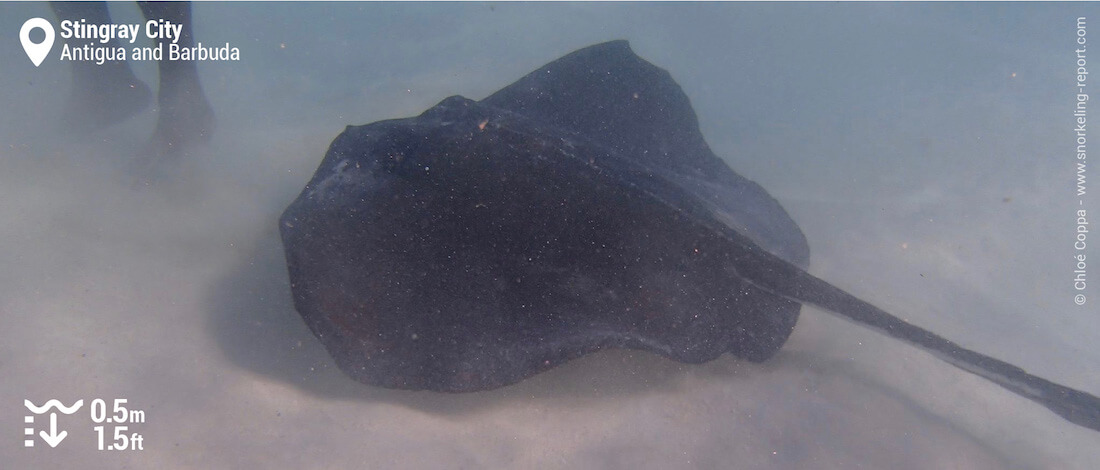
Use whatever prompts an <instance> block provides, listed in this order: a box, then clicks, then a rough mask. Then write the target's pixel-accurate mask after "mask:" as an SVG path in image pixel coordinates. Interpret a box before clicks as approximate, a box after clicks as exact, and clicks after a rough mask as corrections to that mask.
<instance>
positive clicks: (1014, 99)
mask: <svg viewBox="0 0 1100 470" xmlns="http://www.w3.org/2000/svg"><path fill="white" fill-rule="evenodd" d="M110 9H111V13H112V16H113V18H114V21H115V22H117V23H123V22H125V23H138V22H141V21H142V19H141V15H140V12H139V11H138V9H137V8H136V7H135V6H134V5H133V4H129V3H113V4H111V5H110ZM1096 11H1097V8H1096V7H1095V5H1093V4H1047V3H1044V4H987V3H982V4H953V3H948V4H940V3H936V4H908V3H907V4H897V3H839V4H837V3H828V4H824V3H813V4H801V3H791V4H787V3H783V4H754V3H675V4H658V3H644V4H639V3H528V4H513V3H400V4H397V3H369V4H358V3H274V4H267V3H225V4H223V3H198V4H195V5H194V6H193V13H194V29H195V38H196V39H197V40H198V41H201V42H203V43H204V44H208V45H221V44H223V43H227V42H228V43H231V44H232V45H233V46H234V47H238V48H239V49H240V55H241V58H240V60H239V61H231V62H199V63H198V68H199V72H200V75H201V78H202V80H203V86H204V88H205V91H206V94H207V97H208V98H209V100H210V101H211V103H212V105H213V107H214V109H215V113H216V116H217V127H216V130H215V134H214V136H213V140H212V142H211V143H210V145H209V146H206V147H203V148H201V149H199V150H198V151H196V152H195V153H194V154H192V155H190V156H188V158H186V159H182V160H181V161H178V162H174V163H166V164H164V165H163V167H162V168H161V169H160V170H159V171H160V172H159V174H158V175H157V177H156V178H151V179H150V178H145V177H139V176H136V175H135V171H134V159H135V155H136V153H137V152H139V151H140V149H141V148H142V146H143V145H144V144H145V143H146V140H147V139H148V136H149V135H150V133H151V131H152V129H153V125H154V123H155V120H156V111H155V109H153V108H150V109H148V110H147V111H145V112H144V113H142V114H139V115H138V116H135V117H134V118H132V119H130V120H127V121H126V122H123V123H121V124H119V125H117V126H114V127H111V128H109V129H106V130H104V131H102V132H99V133H97V134H95V135H93V136H82V137H78V136H73V135H68V134H67V133H65V132H62V131H61V130H59V129H60V127H59V125H58V122H59V121H60V120H61V114H62V111H63V106H64V100H65V98H66V96H67V93H68V90H69V86H70V83H69V81H70V76H69V70H68V66H67V65H68V64H65V63H63V62H61V61H60V60H58V56H57V49H58V48H59V47H60V39H58V42H57V44H55V46H54V51H53V53H52V54H51V55H50V56H49V57H48V58H47V59H46V61H45V62H43V64H42V65H41V66H40V67H37V68H36V67H34V66H33V65H32V64H31V63H30V61H29V60H27V56H26V55H25V54H24V52H23V49H22V47H21V46H20V43H19V41H18V32H19V29H20V27H21V25H22V24H23V22H24V21H26V20H27V19H28V18H32V17H43V18H46V19H48V20H50V21H54V18H53V16H52V12H51V11H50V9H49V7H48V5H47V4H44V3H18V4H14V3H4V4H0V38H2V40H0V64H3V66H2V68H0V89H2V90H3V93H0V201H2V202H0V221H2V222H0V324H2V325H3V326H2V327H0V374H2V376H3V380H2V381H0V425H3V427H4V428H5V429H7V432H4V433H2V434H0V436H2V437H0V456H2V460H3V462H5V463H4V465H5V467H8V468H119V467H124V466H128V467H136V468H150V467H155V468H240V467H261V468H662V469H665V468H746V469H755V468H762V469H763V468H782V469H786V468H814V469H818V468H851V467H866V468H897V469H903V468H913V469H923V468H974V469H978V468H991V469H996V468H1082V469H1084V468H1092V465H1093V464H1094V463H1095V462H1097V461H1100V434H1097V433H1095V432H1093V431H1089V430H1087V429H1084V428H1080V427H1077V426H1074V425H1072V424H1070V423H1067V422H1065V421H1063V420H1062V419H1061V418H1059V417H1058V416H1056V415H1054V414H1052V413H1050V412H1049V411H1047V410H1046V409H1044V408H1042V407H1040V406H1038V405H1035V404H1033V403H1031V402H1028V401H1026V400H1024V399H1022V398H1019V397H1016V396H1014V395H1012V394H1011V393H1009V392H1007V391H1005V390H1002V389H1000V388H999V387H998V386H996V385H993V384H991V383H988V382H986V381H984V380H983V379H980V378H977V377H974V376H971V375H969V374H966V373H964V372H962V371H959V370H957V369H955V368H953V367H951V366H949V365H947V364H945V363H942V362H940V361H939V360H937V359H935V358H934V357H932V356H930V355H928V354H926V353H924V352H921V351H919V350H917V349H914V348H912V347H909V346H906V345H903V344H901V343H899V342H897V341H894V340H891V339H888V338H885V337H882V336H880V335H878V334H876V333H874V332H871V331H869V330H866V329H864V328H861V327H858V326H854V325H853V324H850V323H847V322H844V321H840V320H837V319H835V318H834V317H832V316H831V315H828V314H826V313H824V312H821V311H819V310H817V309H814V308H810V307H805V308H804V309H803V315H802V317H801V321H800V322H799V324H798V326H797V327H796V329H795V332H794V334H793V335H792V337H791V339H790V341H789V342H788V343H787V345H786V346H785V347H784V349H783V350H782V351H780V353H779V354H778V355H777V356H776V357H774V358H773V359H771V360H769V361H767V362H765V363H763V364H754V363H749V362H746V361H742V360H737V359H734V358H732V357H729V356H725V357H723V358H721V359H719V360H716V361H713V362H710V363H707V364H703V365H686V364H679V363H675V362H672V361H670V360H667V359H663V358H661V357H658V356H655V355H653V354H649V353H642V352H637V351H623V350H616V351H602V352H600V353H598V354H594V355H590V356H587V357H584V358H582V359H580V360H576V361H573V362H571V363H568V364H566V365H564V366H562V367H558V368H556V369H553V370H551V371H549V372H546V373H543V374H539V375H537V376H535V377H533V378H531V379H528V380H526V381H523V382H521V383H519V384H517V385H514V386H510V387H505V388H502V389H497V390H493V391H488V392H479V393H474V394H463V395H449V394H438V393H428V392H406V391H398V390H387V389H381V388H374V387H368V386H365V385H361V384H359V383H356V382H354V381H353V380H351V379H349V378H347V377H346V376H345V375H344V374H343V373H341V372H340V371H339V370H337V369H336V367H335V364H334V362H333V361H332V359H331V358H330V357H329V356H328V354H327V353H326V352H325V350H324V349H323V347H322V346H321V344H320V342H319V341H318V340H317V339H316V338H315V337H314V336H313V335H312V334H311V333H310V331H309V330H308V329H307V328H306V326H305V324H304V323H303V322H302V321H301V319H300V318H299V316H298V314H297V313H296V312H295V311H294V309H293V305H292V303H291V297H290V290H289V285H288V281H287V274H286V268H285V262H284V259H283V253H282V247H281V245H280V242H279V239H278V231H277V225H276V219H277V217H278V214H279V213H280V212H281V211H282V210H283V209H284V208H285V207H286V205H287V204H288V203H289V202H290V201H291V200H292V199H293V198H294V197H295V196H296V195H297V193H298V192H299V191H300V190H301V188H302V186H303V185H304V184H305V183H306V181H307V180H308V179H309V177H310V176H311V174H312V172H313V170H314V169H315V168H316V166H317V165H318V164H319V163H320V160H321V157H322V156H323V155H324V152H325V150H326V148H327V146H328V144H329V143H330V142H331V140H332V139H333V138H334V137H335V136H336V135H337V134H338V133H339V132H341V130H343V128H344V127H345V126H347V125H360V124H366V123H369V122H373V121H377V120H381V119H389V118H399V117H407V116H413V115H417V114H419V113H420V112H422V111H423V110H425V109H427V108H429V107H431V106H433V105H434V104H436V103H438V102H439V101H441V100H442V99H444V98H446V97H448V96H451V95H455V94H460V95H463V96H466V97H469V98H472V99H481V98H484V97H485V96H487V95H489V94H490V93H492V92H493V91H495V90H498V89H500V88H501V87H503V86H506V85H508V84H509V83H512V82H513V81H515V80H516V79H518V78H520V77H522V76H523V75H525V74H526V73H528V72H530V71H531V70H534V69H535V68H537V67H539V66H541V65H543V64H545V63H547V62H550V61H551V60H554V59H556V58H558V57H560V56H562V55H564V54H566V53H568V52H570V51H573V50H575V49H578V48H581V47H584V46H587V45H590V44H594V43H598V42H603V41H607V40H612V39H628V40H629V41H630V43H631V47H632V48H633V50H634V51H635V52H636V53H637V54H638V55H639V56H641V57H643V58H645V59H646V60H648V61H649V62H652V63H653V64H655V65H657V66H659V67H662V68H664V69H666V70H668V71H669V73H671V74H672V77H673V78H674V79H675V80H676V81H677V82H678V83H679V84H680V86H681V87H682V88H683V90H684V92H685V93H686V94H687V95H688V97H689V98H690V99H691V101H692V105H693V106H694V108H695V111H696V113H697V114H698V117H699V123H700V126H701V130H702V132H703V134H704V136H705V137H706V139H707V142H708V143H709V145H710V146H711V148H712V149H713V150H714V152H715V153H716V154H717V155H719V156H720V157H722V158H724V159H725V160H726V161H727V163H728V164H729V165H730V166H731V167H732V168H733V169H734V170H735V171H737V172H738V173H739V174H741V175H743V176H746V177H748V178H750V179H752V180H754V181H756V182H758V183H760V184H761V185H762V186H763V187H764V188H765V189H767V191H768V192H769V193H771V194H772V195H773V196H775V197H776V199H778V200H779V201H780V203H782V205H783V206H784V207H785V208H786V210H787V211H788V212H789V213H790V214H791V216H792V217H793V218H794V220H795V221H797V222H798V224H799V225H800V227H801V228H802V230H803V232H805V234H806V237H807V239H808V240H809V244H810V248H811V264H810V269H809V271H810V272H811V273H813V274H814V275H816V276H818V277H820V278H822V279H825V280H827V281H829V282H831V283H833V284H835V285H837V286H839V287H842V288H844V289H845V290H847V291H849V292H851V293H853V294H855V295H856V296H858V297H860V298H863V299H865V300H868V301H870V302H871V303H873V304H875V305H877V306H879V307H882V308H883V309H884V310H886V311H889V312H891V313H893V314H895V315H898V316H899V317H902V318H904V319H906V320H907V321H909V322H911V323H914V324H916V325H919V326H922V327H924V328H927V329H929V330H931V331H934V332H937V333H939V334H941V335H943V336H945V337H947V338H949V339H951V340H953V341H956V342H958V343H960V344H961V345H963V346H966V347H969V348H971V349H973V350H976V351H980V352H982V353H985V354H988V355H991V356H993V357H996V358H999V359H1002V360H1005V361H1007V362H1010V363H1013V364H1016V365H1018V366H1020V367H1022V368H1024V369H1026V370H1028V371H1029V372H1031V373H1034V374H1036V375H1039V376H1042V377H1045V378H1047V379H1050V380H1053V381H1055V382H1059V383H1063V384H1066V385H1068V386H1071V387H1074V388H1078V389H1080V390H1084V391H1087V392H1090V393H1093V394H1097V393H1100V346H1098V344H1100V309H1097V308H1096V307H1095V304H1096V302H1100V290H1098V289H1097V287H1096V286H1100V252H1097V251H1096V250H1093V249H1092V248H1088V249H1086V250H1076V249H1075V248H1074V240H1075V236H1076V235H1077V231H1078V226H1079V224H1077V223H1076V220H1077V211H1078V210H1081V209H1087V210H1096V213H1095V215H1093V216H1092V217H1090V218H1089V220H1090V222H1091V220H1092V218H1095V219H1096V220H1100V201H1098V199H1097V197H1096V196H1095V195H1092V194H1086V195H1085V196H1078V195H1077V182H1078V180H1077V173H1076V170H1077V167H1076V163H1077V162H1078V161H1079V160H1077V159H1076V158H1075V151H1074V150H1075V147H1076V141H1075V139H1076V134H1075V133H1074V128H1075V123H1074V116H1073V113H1074V106H1075V104H1076V102H1077V93H1078V87H1077V85H1076V84H1077V72H1076V70H1077V54H1076V52H1075V50H1076V49H1077V48H1078V47H1079V46H1078V44H1077V38H1078V27H1077V19H1078V17H1086V18H1088V19H1089V20H1091V19H1092V18H1093V15H1092V13H1094V12H1096ZM1096 18H1097V19H1100V16H1096ZM1090 25H1091V23H1090ZM1098 31H1100V29H1098ZM1086 37H1087V38H1089V39H1091V38H1092V36H1086ZM1096 37H1097V38H1098V41H1097V42H1096V44H1100V35H1097V36H1096ZM1089 44H1092V43H1091V42H1090V43H1089ZM1097 51H1100V48H1098V49H1097ZM1097 57H1098V58H1100V52H1098V54H1097ZM1098 63H1100V62H1098ZM132 66H133V68H134V70H135V72H136V73H137V74H138V75H139V77H141V78H142V79H143V80H144V81H145V82H146V83H149V84H150V85H155V84H156V82H157V76H156V75H157V70H156V66H155V64H154V63H152V62H135V63H133V64H132ZM1098 70H1100V67H1098ZM1089 86H1091V83H1089ZM1086 88H1087V87H1086ZM1090 168H1091V167H1090ZM1089 214H1092V213H1091V212H1090V213H1089ZM1093 240H1095V242H1094V243H1095V244H1096V246H1100V235H1096V238H1094V239H1089V242H1093ZM1081 253H1085V254H1087V255H1088V256H1090V258H1089V260H1090V264H1089V268H1088V269H1087V272H1088V275H1089V281H1091V282H1090V283H1089V284H1088V287H1087V288H1086V289H1085V290H1083V291H1078V290H1075V289H1074V282H1073V279H1074V276H1075V274H1074V272H1073V271H1074V269H1075V264H1076V261H1075V260H1074V258H1073V257H1074V256H1075V255H1077V254H1081ZM1091 257H1095V258H1091ZM1092 259H1095V260H1096V261H1095V266H1096V267H1095V268H1093V267H1092V266H1093V264H1091V260H1092ZM1094 273H1095V274H1094ZM1079 293H1081V294H1083V295H1085V296H1087V298H1088V301H1087V302H1086V303H1085V305H1082V306H1078V305H1075V303H1074V296H1075V295H1077V294H1079ZM50 398H56V399H59V400H60V401H61V402H63V403H64V404H66V405H68V404H71V403H73V402H74V401H76V400H78V399H83V400H84V401H85V405H84V408H82V409H81V410H80V411H79V412H78V413H76V414H74V415H71V416H61V417H60V418H58V425H59V428H61V429H65V430H67V432H68V437H67V438H66V439H65V440H64V441H63V442H62V443H61V444H60V445H58V446H57V447H56V448H50V447H48V446H46V445H45V444H44V443H43V442H42V441H41V440H38V441H37V442H36V444H35V446H34V447H32V448H27V447H25V446H24V442H23V441H24V436H23V429H24V427H25V426H24V418H23V417H24V416H25V415H28V411H27V408H26V407H25V406H24V400H30V401H32V402H34V403H35V404H37V405H41V404H42V403H43V402H45V401H46V400H47V399H50ZM95 398H100V399H103V400H106V401H107V402H108V403H111V402H112V400H114V399H116V398H125V399H127V400H128V402H127V405H126V406H127V407H129V408H132V409H139V410H142V411H144V421H145V422H143V423H131V424H130V426H129V427H128V429H127V430H126V431H125V432H126V433H127V434H131V433H140V434H141V435H142V436H143V439H144V442H143V446H144V447H143V449H144V450H141V451H137V450H124V451H123V450H116V451H100V450H97V442H96V439H97V436H96V432H95V431H94V430H93V426H94V425H95V424H93V423H92V421H91V420H90V419H89V416H88V412H89V408H90V407H91V400H92V399H95ZM42 419H43V418H42V417H38V418H37V421H35V423H34V430H35V432H37V431H39V430H43V429H47V428H48V427H49V424H48V423H47V421H43V420H42ZM111 428H112V427H111V426H110V425H106V429H107V430H108V437H107V440H111V437H112V436H111V435H110V434H111Z"/></svg>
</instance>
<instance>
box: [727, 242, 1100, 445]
mask: <svg viewBox="0 0 1100 470" xmlns="http://www.w3.org/2000/svg"><path fill="white" fill-rule="evenodd" d="M753 255H763V256H764V257H773V256H774V255H771V254H768V253H765V252H763V250H753V251H752V253H751V254H749V255H748V256H753ZM741 261H747V262H740V263H737V266H738V268H737V270H738V272H739V274H741V275H742V276H744V278H745V279H750V280H751V282H753V283H754V284H757V285H759V286H760V287H763V288H765V289H767V290H768V291H771V292H774V293H776V294H778V295H781V296H783V297H786V298H789V299H791V300H794V301H798V302H805V303H810V304H813V305H816V306H818V307H821V308H823V309H826V310H828V311H830V312H832V313H834V314H837V315H839V316H840V317H842V318H845V319H848V320H852V321H855V322H856V323H860V324H862V325H864V326H867V327H870V328H872V329H875V330H878V331H880V332H882V333H884V334H886V335H889V336H892V337H894V338H897V339H900V340H902V341H905V342H907V343H909V344H911V345H914V346H917V347H919V348H922V349H925V350H927V351H929V352H931V353H932V354H934V355H935V356H936V357H939V358H940V359H943V360H944V361H946V362H947V363H949V364H951V365H953V366H955V367H958V368H960V369H962V370H965V371H967V372H970V373H972V374H975V375H978V376H981V377H985V378H986V379H988V380H989V381H991V382H993V383H996V384H997V385H1000V386H1001V387H1004V388H1005V389H1007V390H1009V391H1011V392H1013V393H1016V394H1017V395H1020V396H1022V397H1024V398H1027V399H1029V400H1032V401H1034V402H1036V403H1039V404H1040V405H1043V406H1045V407H1047V408H1048V409H1050V410H1051V411H1053V412H1055V413H1057V414H1058V415H1059V416H1061V417H1063V418H1065V419H1066V420H1067V421H1069V422H1071V423H1074V424H1077V425H1079V426H1083V427H1086V428H1089V429H1092V430H1096V431H1100V398H1097V397H1095V396H1093V395H1091V394H1088V393H1085V392H1082V391H1080V390H1075V389H1072V388H1069V387H1066V386H1064V385H1061V384H1057V383H1054V382H1051V381H1049V380H1046V379H1044V378H1041V377H1036V376H1034V375H1031V374H1029V373H1027V371H1025V370H1023V369H1021V368H1019V367H1016V366H1014V365H1012V364H1009V363H1007V362H1004V361H1001V360H999V359H994V358H992V357H989V356H986V355H984V354H980V353H977V352H974V351H971V350H969V349H966V348H964V347H962V346H959V345H958V344H955V343H953V342H951V341H949V340H947V339H945V338H943V337H941V336H939V335H936V334H935V333H932V332H930V331H928V330H925V329H923V328H920V327H917V326H913V325H911V324H909V323H908V322H906V321H905V320H902V319H900V318H897V317H895V316H893V315H891V314H889V313H887V312H885V311H883V310H882V309H880V308H878V307H875V306H874V305H871V304H869V303H867V302H864V301H863V300H860V299H859V298H856V297H855V296H853V295H851V294H849V293H847V292H845V291H843V290H841V289H839V288H837V287H835V286H833V285H832V284H829V283H828V282H825V281H823V280H821V279H818V278H816V277H814V276H812V275H810V274H808V273H806V272H805V271H803V270H801V269H799V268H797V267H796V266H794V265H791V264H789V263H786V262H783V261H779V260H778V259H770V260H767V262H761V260H741ZM748 261H752V262H748ZM744 268H748V270H749V271H751V272H744V271H745V269H744Z"/></svg>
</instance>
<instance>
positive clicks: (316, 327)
mask: <svg viewBox="0 0 1100 470" xmlns="http://www.w3.org/2000/svg"><path fill="white" fill-rule="evenodd" d="M280 228H281V231H282V237H283V243H284V245H285V248H286V256H287V262H288V265H289V269H290V280H291V286H292V291H293V294H294V301H295V306H296V308H297V310H298V311H299V312H300V313H301V315H302V317H303V318H304V319H305V321H306V323H307V324H308V325H309V327H310V328H311V329H312V330H313V332H314V333H315V334H316V335H317V336H318V337H319V338H320V339H321V341H322V342H323V343H324V344H325V346H326V347H327V348H328V350H329V352H330V353H331V354H332V356H333V357H334V358H335V359H336V361H337V363H338V364H339V366H340V367H341V369H343V370H344V371H345V372H346V373H348V374H349V375H351V376H352V377H354V378H356V379H357V380H359V381H362V382H364V383H368V384H372V385H379V386H384V387H395V388H407V389H429V390H440V391H474V390H484V389H490V388H494V387H499V386H502V385H507V384H510V383H514V382H517V381H519V380H522V379H523V378H525V377H528V376H531V375H533V374H536V373H538V372H540V371H544V370H546V369H549V368H551V367H554V366H556V365H558V364H561V363H563V362H565V361H568V360H570V359H573V358H576V357H579V356H582V355H584V354H587V353H589V352H592V351H596V350H599V349H602V348H608V347H625V348H637V349H644V350H647V351H652V352H655V353H658V354H661V355H663V356H666V357H669V358H671V359H675V360H677V361H683V362H691V363H698V362H704V361H709V360H712V359H715V358H717V357H718V356H720V355H721V354H723V353H725V352H730V353H732V354H734V355H737V356H740V357H744V358H748V359H750V360H754V361H762V360H764V359H767V358H769V357H771V356H772V355H773V354H775V352H776V351H777V350H778V349H779V348H780V347H781V346H782V345H783V343H784V342H785V341H786V340H787V337H788V336H789V335H790V333H791V331H792V329H793V328H794V325H795V322H796V320H797V318H798V312H799V308H800V304H799V303H797V302H795V301H792V300H788V299H787V298H783V297H780V296H777V295H775V294H772V293H770V292H766V291H764V290H761V289H760V288H758V287H756V286H755V285H753V284H750V283H749V282H747V281H746V280H745V279H742V278H741V277H740V276H739V275H738V274H737V272H735V270H734V269H733V267H732V261H731V259H732V258H734V257H737V256H740V255H741V254H743V252H744V251H745V250H746V249H748V250H766V251H767V252H770V253H771V254H773V255H775V256H777V257H779V258H782V259H783V260H785V261H787V262H789V263H791V264H793V265H796V266H800V267H805V266H806V264H807V262H808V259H809V248H808V246H807V244H806V240H805V238H804V236H803V235H802V232H801V231H800V230H799V229H798V227H797V225H795V223H794V222H793V221H792V220H791V219H790V217H789V216H788V215H787V214H786V212H785V211H784V210H783V209H782V207H780V205H779V204H778V203H777V202H776V201H775V200H774V199H773V198H772V197H771V196H769V195H768V194H767V193H766V192H765V191H764V190H763V189H762V188H761V187H760V186H759V185H757V184H755V183H753V182H751V181H749V180H747V179H745V178H743V177H741V176H739V175H737V174H736V173H734V172H733V171H732V170H731V169H730V168H729V167H728V166H727V165H726V164H725V163H724V162H722V160H720V159H719V158H718V157H716V156H715V155H714V153H713V152H711V151H710V149H709V148H708V147H707V145H706V143H705V142H704V140H703V137H702V135H701V134H700V132H699V128H698V123H697V121H696V117H695V114H694V111H693V110H692V108H691V105H690V103H689V102H688V99H687V96H686V95H684V93H683V91H681V89H680V87H679V86H678V85H677V84H676V83H675V82H674V81H673V80H672V78H671V77H670V76H669V74H668V73H667V72H665V71H664V70H662V69H659V68H657V67H655V66H653V65H652V64H649V63H648V62H646V61H644V60H642V59H640V58H639V57H637V56H636V55H634V53H633V52H632V51H631V50H630V48H629V45H628V44H627V43H626V42H625V41H616V42H610V43H605V44H600V45H596V46H592V47H589V48H585V49H582V50H580V51H577V52H574V53H572V54H570V55H568V56H565V57H563V58H561V59H559V60H557V61H555V62H552V63H550V64H548V65H546V66H544V67H543V68H541V69H539V70H537V71H535V72H533V73H531V74H530V75H528V76H527V77H524V78H522V79H520V80H519V81H517V82H516V83H514V84H512V85H510V86H508V87H506V88H504V89H502V90H500V91H499V92H497V93H495V94H493V95H492V96H490V97H488V98H486V99H484V100H482V101H472V100H468V99H465V98H462V97H459V96H455V97H451V98H447V99H445V100H444V101H443V102H441V103H439V104H438V105H436V106H435V107H433V108H432V109H429V110H428V111H426V112H425V113H423V114H422V115H420V116H418V117H415V118H409V119H399V120H391V121H382V122H376V123H373V124H369V125H365V126H358V127H348V128H347V130H345V131H344V133H343V134H341V135H340V136H339V137H337V138H336V140H335V141H334V142H333V143H332V146H331V147H330V149H329V151H328V153H327V155H326V156H325V158H324V161H323V162H322V163H321V165H320V167H319V168H318V170H317V172H316V174H315V175H314V177H313V179H312V180H311V181H310V182H309V184H308V185H307V186H306V188H305V189H304V190H303V191H302V193H301V195H300V196H299V197H298V199H297V200H295V201H294V202H293V203H292V204H291V205H290V207H288V208H287V209H286V211H285V212H284V213H283V215H282V218H281V220H280ZM731 233H736V234H740V236H743V237H745V238H748V239H749V240H751V242H748V243H745V242H739V243H734V242H731V239H730V234H731Z"/></svg>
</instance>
